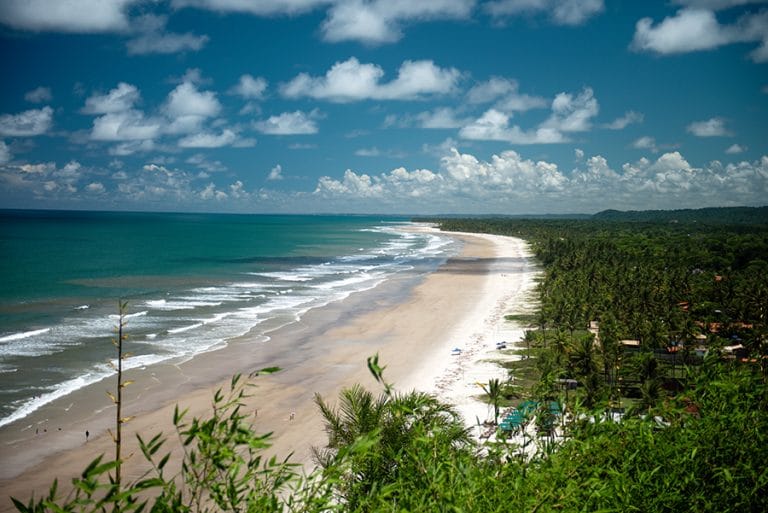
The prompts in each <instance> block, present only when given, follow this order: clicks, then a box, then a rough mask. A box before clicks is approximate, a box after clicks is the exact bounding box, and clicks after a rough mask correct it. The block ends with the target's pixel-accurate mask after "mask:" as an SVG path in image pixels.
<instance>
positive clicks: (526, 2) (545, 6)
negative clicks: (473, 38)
mask: <svg viewBox="0 0 768 513" xmlns="http://www.w3.org/2000/svg"><path fill="white" fill-rule="evenodd" d="M484 8H485V10H486V11H487V12H488V13H489V14H491V16H493V17H495V18H505V17H509V16H520V15H534V14H547V15H549V16H550V17H551V19H552V22H553V23H555V24H557V25H581V24H583V23H585V22H586V21H587V20H588V19H589V18H592V17H593V16H596V15H598V14H600V13H601V12H603V10H604V9H605V5H604V3H603V0H494V1H491V2H487V3H486V4H484Z"/></svg>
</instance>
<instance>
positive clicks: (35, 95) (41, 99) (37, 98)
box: [24, 86, 53, 103]
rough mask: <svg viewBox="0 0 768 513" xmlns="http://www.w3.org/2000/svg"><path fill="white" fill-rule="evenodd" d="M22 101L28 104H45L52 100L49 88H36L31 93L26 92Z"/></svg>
mask: <svg viewBox="0 0 768 513" xmlns="http://www.w3.org/2000/svg"><path fill="white" fill-rule="evenodd" d="M24 99H25V100H27V101H28V102H30V103H45V102H49V101H51V100H52V99H53V95H52V94H51V88H50V87H42V86H40V87H36V88H35V89H32V90H31V91H27V93H26V94H25V95H24Z"/></svg>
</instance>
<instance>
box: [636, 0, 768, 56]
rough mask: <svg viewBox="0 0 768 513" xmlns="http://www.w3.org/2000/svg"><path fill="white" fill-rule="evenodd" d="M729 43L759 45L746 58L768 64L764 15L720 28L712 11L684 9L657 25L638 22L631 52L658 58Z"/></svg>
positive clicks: (767, 27) (767, 25) (767, 16)
mask: <svg viewBox="0 0 768 513" xmlns="http://www.w3.org/2000/svg"><path fill="white" fill-rule="evenodd" d="M733 43H759V46H758V47H757V48H756V49H754V50H753V51H752V52H751V53H750V56H751V58H752V60H754V61H755V62H766V61H768V11H765V10H763V11H760V12H758V13H754V14H753V13H747V14H744V15H743V16H741V17H740V18H739V19H738V20H737V21H736V22H735V23H733V24H730V25H723V24H721V23H720V22H719V21H718V20H717V16H716V14H715V12H714V11H712V10H710V9H705V8H700V7H698V6H695V7H690V8H684V9H681V10H680V11H678V12H677V13H676V14H675V15H674V16H672V17H666V18H664V20H662V21H661V22H660V23H658V24H657V25H654V22H653V20H652V19H651V18H642V19H640V20H639V21H638V22H637V24H636V25H635V35H634V38H633V40H632V44H631V48H632V49H634V50H637V51H648V52H655V53H658V54H661V55H668V54H678V53H688V52H695V51H701V50H711V49H714V48H718V47H720V46H723V45H729V44H733Z"/></svg>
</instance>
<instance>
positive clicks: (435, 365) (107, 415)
mask: <svg viewBox="0 0 768 513" xmlns="http://www.w3.org/2000/svg"><path fill="white" fill-rule="evenodd" d="M419 229H430V228H426V227H425V228H419ZM452 236H455V237H457V238H460V239H461V240H462V241H463V242H464V246H463V249H462V251H461V253H460V254H459V255H458V256H456V257H455V258H452V259H451V260H449V261H448V262H447V263H446V264H445V265H443V266H441V267H440V268H439V269H438V270H437V271H436V272H434V273H431V274H429V275H428V276H427V277H426V278H424V279H423V280H420V281H419V282H418V283H417V284H415V286H413V287H412V288H410V290H409V292H408V293H406V294H405V295H404V296H402V297H401V296H400V295H395V296H394V297H393V296H392V295H388V294H387V288H386V286H383V287H382V288H381V290H376V291H369V292H366V293H361V294H358V295H357V297H355V298H349V299H348V300H345V301H343V302H340V303H337V304H333V305H329V306H328V307H325V308H322V309H318V310H316V311H311V312H310V313H308V314H307V315H305V317H304V318H302V320H301V321H300V322H299V323H296V324H294V325H291V326H289V327H287V328H284V329H282V330H280V331H278V332H275V333H274V334H272V335H273V336H272V340H270V341H264V342H260V341H253V340H251V341H249V342H250V343H248V344H238V343H232V344H230V345H229V347H227V348H225V349H222V350H219V351H214V352H210V353H207V354H204V355H201V356H198V357H196V358H193V359H192V360H190V361H188V362H185V363H182V364H178V365H165V366H155V367H152V368H147V369H143V370H137V371H131V374H130V375H129V376H127V377H128V379H132V380H135V382H136V384H135V385H131V386H130V387H128V388H126V392H125V393H126V396H127V397H128V399H127V400H126V404H125V409H124V411H125V413H126V414H127V415H136V417H135V418H134V419H133V420H131V421H130V423H128V424H126V427H125V431H124V435H123V437H124V440H127V445H128V447H127V449H125V450H124V452H125V453H128V454H131V453H134V455H133V456H132V457H130V458H129V459H128V461H127V463H126V465H125V467H124V468H125V474H126V475H127V477H128V478H131V477H136V476H139V475H140V474H141V473H142V472H143V471H144V469H145V466H144V465H143V458H142V457H141V456H140V454H139V453H138V450H137V448H136V443H135V433H141V434H142V436H144V437H145V438H149V437H151V436H152V435H154V434H156V433H158V432H161V431H162V432H163V433H165V434H166V435H169V442H168V449H170V450H172V451H174V452H176V453H177V452H178V441H177V440H176V438H175V436H174V435H173V429H172V425H171V418H172V412H173V408H174V406H175V405H176V404H179V405H180V406H181V407H183V408H188V409H189V415H190V416H191V415H195V416H202V415H206V412H207V411H208V410H209V408H210V403H211V397H212V395H213V391H214V390H216V389H217V388H226V387H228V383H229V379H228V378H229V376H231V375H232V374H235V373H243V374H248V373H250V372H253V371H254V370H258V369H260V368H264V367H270V366H279V367H280V368H281V369H282V371H280V372H278V373H276V374H272V375H268V376H260V377H258V378H256V379H255V380H254V381H253V383H254V384H255V388H254V389H253V390H252V394H253V395H252V397H250V398H249V399H248V400H247V404H246V410H245V411H247V412H249V414H251V413H250V412H252V416H253V424H254V427H255V430H256V431H257V432H260V433H264V432H273V433H274V438H273V446H272V447H271V448H270V450H269V451H268V454H275V455H278V456H279V457H280V458H285V457H288V456H289V455H290V459H291V461H294V462H298V463H302V464H303V465H304V467H305V469H306V470H307V471H309V470H311V468H312V466H313V464H312V460H311V447H312V446H313V445H322V444H323V443H324V442H325V434H324V432H323V429H322V423H321V419H320V415H319V413H318V412H317V408H316V407H315V405H314V403H313V397H314V394H315V393H319V394H321V395H322V396H323V397H324V398H325V399H326V400H328V401H330V402H331V403H333V402H335V397H336V396H337V395H338V392H339V390H340V389H341V388H342V387H345V386H350V385H352V384H354V383H360V384H362V385H364V386H366V387H368V388H370V389H376V388H377V386H378V385H377V384H376V383H375V381H374V380H373V378H372V377H371V376H370V374H369V373H368V370H367V367H366V363H365V362H366V358H367V357H368V356H371V355H373V354H375V353H378V354H379V359H380V363H383V364H384V365H386V371H385V374H384V375H385V377H386V378H387V380H388V381H390V382H393V383H394V384H395V387H396V388H397V389H400V390H410V389H419V390H423V391H427V392H433V393H435V394H437V395H438V397H440V398H441V399H443V400H445V401H447V402H450V403H452V404H455V405H456V406H457V407H458V408H459V410H460V411H461V413H462V414H463V416H464V418H465V420H466V422H467V424H468V425H475V424H476V419H478V420H480V421H483V420H485V419H486V418H487V417H488V414H489V410H488V406H487V405H486V404H484V403H482V402H480V401H478V400H477V399H476V396H478V395H480V394H481V393H482V390H481V389H480V387H479V386H478V385H477V383H478V382H480V383H487V381H488V379H489V378H491V377H500V378H504V377H505V371H503V369H501V368H500V367H498V366H497V365H495V364H494V363H492V360H495V359H498V358H499V354H498V351H496V349H495V345H496V342H498V341H502V340H505V341H507V342H508V343H515V342H517V341H519V340H520V338H521V337H522V328H521V327H520V326H517V325H516V324H515V323H513V322H508V321H505V320H504V315H506V314H509V313H521V312H528V311H531V310H532V308H533V306H532V304H531V301H532V293H533V287H534V286H535V277H536V268H535V267H534V264H533V262H532V261H531V259H530V253H529V250H528V248H527V245H526V244H525V242H523V241H522V240H519V239H514V238H506V237H499V236H491V235H476V234H452ZM278 342H280V343H278ZM286 347H290V348H291V350H289V351H286V350H285V348H286ZM254 348H257V350H256V349H254ZM453 348H459V349H460V350H461V354H460V355H458V356H456V355H452V354H451V350H452V349H453ZM108 386H109V385H108V384H104V386H102V387H95V388H94V387H92V388H91V389H89V390H83V391H82V392H78V393H79V394H81V396H79V397H76V398H74V399H72V398H69V399H67V400H64V401H60V402H57V403H54V404H52V405H51V406H50V408H47V409H46V411H44V412H39V413H36V414H35V416H36V418H31V419H29V422H27V423H25V424H26V425H28V426H32V425H36V426H41V425H45V426H46V428H45V432H39V430H38V433H35V432H34V429H29V428H25V429H19V428H16V429H15V430H14V429H5V430H4V431H2V433H0V444H2V445H0V447H1V450H2V454H1V455H0V460H1V461H2V465H0V511H12V510H13V508H12V504H11V502H10V500H9V498H8V497H9V496H15V497H17V498H20V499H22V500H24V501H26V499H28V498H29V496H30V495H31V494H32V493H35V495H36V496H39V495H40V494H42V493H44V492H46V491H47V489H48V487H49V486H50V484H51V482H52V481H53V479H54V478H58V479H59V482H60V484H61V485H64V487H65V489H66V484H68V483H69V482H70V480H71V478H72V477H73V476H75V475H77V474H79V472H80V471H81V470H82V469H83V468H85V466H86V465H87V463H88V462H90V461H91V460H92V459H93V458H94V457H96V456H97V455H99V454H102V453H104V454H108V455H109V454H111V453H112V451H113V448H112V443H111V439H110V437H109V435H108V434H107V433H106V429H107V428H108V427H110V426H111V425H112V423H113V422H114V417H113V415H114V414H113V408H112V407H111V405H110V403H109V400H108V399H107V398H106V394H105V392H104V391H105V390H106V389H107V388H108ZM96 388H98V389H96ZM73 405H75V406H73ZM77 405H87V411H85V408H86V406H77ZM73 408H74V409H75V410H76V409H78V408H82V409H83V411H73ZM94 410H95V412H94ZM42 416H45V420H46V423H45V424H42V423H41V422H42V421H41V420H40V419H41V418H42ZM10 427H13V426H10ZM86 429H87V430H88V431H89V434H90V437H89V439H88V441H86V437H85V430H86Z"/></svg>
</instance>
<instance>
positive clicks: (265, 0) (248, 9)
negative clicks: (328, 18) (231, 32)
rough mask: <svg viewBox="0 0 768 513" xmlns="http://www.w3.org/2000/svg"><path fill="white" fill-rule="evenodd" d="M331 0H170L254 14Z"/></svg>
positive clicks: (283, 11) (178, 4)
mask: <svg viewBox="0 0 768 513" xmlns="http://www.w3.org/2000/svg"><path fill="white" fill-rule="evenodd" d="M332 2H333V0H172V2H171V4H172V5H173V6H174V7H176V8H182V7H196V8H199V9H208V10H211V11H219V12H239V13H245V14H253V15H256V16H276V15H286V14H289V15H292V14H300V13H304V12H308V11H311V10H313V9H316V8H318V7H322V6H326V5H328V4H330V3H332Z"/></svg>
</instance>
